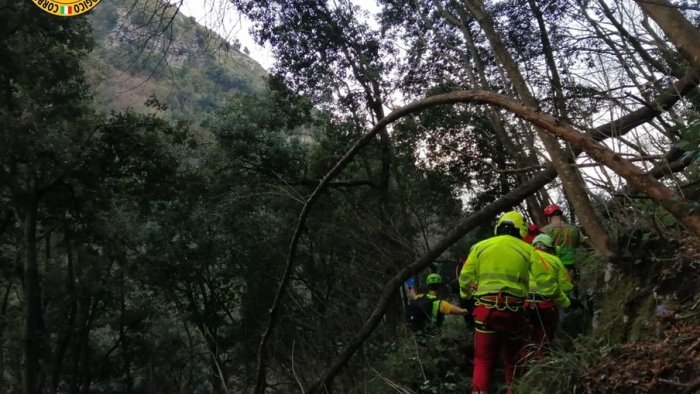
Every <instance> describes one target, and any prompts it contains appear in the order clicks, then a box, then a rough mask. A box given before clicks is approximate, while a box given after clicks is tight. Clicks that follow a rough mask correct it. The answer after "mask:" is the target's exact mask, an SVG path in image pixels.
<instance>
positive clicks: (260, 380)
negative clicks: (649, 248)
mask: <svg viewBox="0 0 700 394" xmlns="http://www.w3.org/2000/svg"><path fill="white" fill-rule="evenodd" d="M699 76H700V73H699V72H697V71H696V70H691V71H690V72H689V73H688V76H687V78H685V79H683V80H680V81H678V82H676V83H675V84H674V85H673V86H672V87H670V88H669V89H667V90H666V91H665V92H664V93H663V94H662V95H660V96H659V98H657V100H655V101H654V102H653V103H651V104H652V105H650V106H649V107H643V108H640V109H639V110H637V111H634V112H632V113H630V114H628V115H626V116H624V117H622V118H620V119H618V120H616V121H613V122H610V123H608V124H605V125H602V126H600V127H597V128H596V129H594V130H593V131H592V132H591V133H590V135H588V136H586V135H584V137H586V138H588V139H590V140H591V141H593V142H595V141H601V140H603V139H605V138H607V137H609V136H611V135H622V134H624V133H626V132H628V131H630V130H632V129H633V128H634V127H636V126H638V125H640V124H643V123H644V122H647V121H649V120H651V119H653V118H654V117H655V116H657V115H658V114H660V113H661V111H663V110H665V109H667V108H669V107H670V106H672V105H673V104H674V103H675V102H677V101H678V99H680V97H682V96H683V95H685V94H687V93H689V92H690V91H692V89H693V88H694V87H695V86H697V81H698V77H699ZM503 100H506V101H507V102H510V103H511V104H517V103H515V102H513V101H512V100H509V99H507V98H505V97H503V96H500V95H497V94H495V93H490V92H480V91H460V92H453V93H448V94H443V95H438V96H431V97H428V98H425V99H423V100H419V101H416V102H414V103H411V104H409V105H407V106H405V107H402V108H400V109H398V110H396V111H393V112H392V113H390V114H389V115H388V116H386V117H385V118H384V119H381V120H380V121H379V122H378V123H377V125H375V127H373V128H372V130H370V131H369V132H368V133H367V134H365V135H364V136H362V138H360V139H359V140H358V141H357V142H356V143H355V144H354V145H353V146H352V148H350V150H349V151H348V152H347V153H346V154H345V155H344V156H343V157H342V158H341V159H340V160H339V161H338V163H336V165H335V166H334V167H333V168H332V169H331V170H330V171H329V172H328V173H327V174H326V176H324V178H323V179H322V180H321V182H320V183H319V184H318V186H317V187H316V189H315V190H314V191H313V193H312V194H311V195H310V196H309V199H308V200H307V202H306V203H305V204H304V207H303V208H302V211H301V213H300V214H299V218H298V222H297V227H296V229H295V231H294V235H293V236H292V240H291V242H290V246H289V251H288V254H287V260H286V264H285V269H284V272H283V275H282V279H281V281H280V286H279V288H278V291H277V293H276V295H275V298H274V300H273V303H272V306H271V307H270V315H269V317H268V321H267V325H266V328H265V331H264V332H263V335H262V337H261V340H260V344H259V346H258V359H257V371H256V386H255V393H262V392H263V390H264V385H265V345H266V344H267V341H268V339H269V337H270V335H271V333H272V330H273V328H274V325H275V323H276V320H277V317H278V314H279V309H280V305H281V301H282V296H283V294H284V292H285V289H286V287H287V285H288V283H289V279H290V276H291V272H292V269H293V267H294V258H295V254H296V248H297V244H298V242H299V238H300V236H301V231H302V228H303V226H304V224H305V222H306V217H307V216H308V214H309V212H310V210H311V207H312V206H313V205H314V204H315V202H316V201H317V200H318V198H319V197H320V194H321V193H322V192H323V191H324V190H325V189H326V188H327V187H328V184H329V182H330V181H331V180H332V179H333V178H335V176H337V175H338V174H340V172H341V171H342V170H343V169H344V168H345V167H346V166H347V164H348V163H349V162H350V161H351V160H352V158H353V157H354V156H355V155H356V154H357V153H358V152H359V151H360V150H361V149H362V148H364V147H365V146H366V145H367V144H368V143H369V142H370V141H371V140H372V139H373V138H374V137H375V136H376V135H377V133H379V131H380V130H382V129H383V128H384V127H386V126H388V125H389V124H391V123H393V122H394V121H396V120H398V119H400V118H401V117H404V116H406V115H409V114H411V113H414V112H417V111H420V110H423V109H425V108H429V107H433V106H436V105H444V104H453V103H458V102H473V103H482V104H483V103H487V104H494V105H498V106H500V105H499V104H498V101H503ZM523 108H525V109H527V110H529V111H530V112H531V113H533V114H537V113H538V112H537V111H535V110H533V109H529V108H527V107H523ZM542 115H543V116H544V114H542ZM549 118H550V120H551V123H553V124H555V125H556V124H557V121H556V120H555V119H553V118H551V117H549ZM569 129H571V128H569ZM571 130H572V131H574V133H576V134H580V133H578V132H576V131H575V130H574V129H571ZM578 153H580V150H578ZM613 155H614V154H613ZM612 161H616V159H613V160H612ZM633 167H634V166H633ZM635 168H636V167H635ZM545 173H546V174H552V177H554V176H555V174H556V173H555V171H554V168H553V167H550V168H548V169H547V170H545V171H544V172H543V174H545ZM642 175H643V174H642ZM534 179H536V178H533V180H534ZM552 179H553V178H552ZM550 181H551V180H550ZM531 182H532V181H531ZM657 183H658V181H657ZM527 184H530V182H528V183H527ZM527 184H525V185H527ZM545 184H546V183H544V184H542V186H544V185H545ZM523 186H524V185H523ZM662 186H663V185H662ZM699 228H700V226H699ZM381 313H382V314H383V310H382V311H381ZM370 333H371V331H370ZM335 373H337V371H336V372H335ZM324 375H325V374H324ZM324 382H325V381H324Z"/></svg>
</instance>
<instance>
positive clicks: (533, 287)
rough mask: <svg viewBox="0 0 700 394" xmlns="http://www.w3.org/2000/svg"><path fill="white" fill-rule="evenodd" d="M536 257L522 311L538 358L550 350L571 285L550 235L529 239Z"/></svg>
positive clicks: (567, 305) (567, 300) (566, 303)
mask: <svg viewBox="0 0 700 394" xmlns="http://www.w3.org/2000/svg"><path fill="white" fill-rule="evenodd" d="M532 245H533V246H534V247H535V250H536V252H537V255H538V256H539V261H538V262H537V263H536V264H533V266H532V270H531V271H530V291H529V293H528V296H527V301H525V314H526V315H527V318H528V320H529V321H530V325H531V326H532V332H531V334H532V336H531V338H532V342H533V343H534V345H535V346H536V352H535V357H536V358H540V357H541V356H543V355H544V354H545V353H547V352H548V351H549V345H550V343H551V342H552V340H554V334H555V332H556V330H557V326H558V324H559V309H558V308H557V307H561V308H568V307H569V305H570V304H571V301H570V300H569V297H567V296H566V294H567V293H568V292H569V291H571V289H572V288H573V285H572V284H571V282H570V281H569V277H568V275H567V272H566V269H564V265H563V264H562V262H561V260H559V258H558V257H557V256H556V255H555V250H556V249H555V246H554V241H553V240H552V237H550V236H549V235H547V234H540V235H538V236H537V237H535V239H534V240H533V241H532Z"/></svg>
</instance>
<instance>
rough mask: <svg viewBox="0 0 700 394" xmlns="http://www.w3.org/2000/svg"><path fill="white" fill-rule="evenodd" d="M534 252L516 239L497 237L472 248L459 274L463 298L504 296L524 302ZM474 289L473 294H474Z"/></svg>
mask: <svg viewBox="0 0 700 394" xmlns="http://www.w3.org/2000/svg"><path fill="white" fill-rule="evenodd" d="M538 262H539V257H538V256H537V253H535V248H533V247H532V246H531V245H530V244H528V243H526V242H523V241H522V240H520V239H519V238H515V237H512V236H510V235H497V236H495V237H491V238H489V239H486V240H484V241H481V242H479V243H477V244H475V245H474V246H472V249H471V251H470V252H469V257H467V261H466V262H465V263H464V266H463V267H462V271H461V272H460V274H459V290H460V296H461V297H462V298H469V297H471V296H472V295H473V296H475V297H478V296H482V295H487V294H498V293H499V292H501V293H507V294H510V295H511V296H515V297H521V298H526V297H527V293H528V288H529V280H530V267H531V265H532V264H534V263H538ZM473 288H476V290H473Z"/></svg>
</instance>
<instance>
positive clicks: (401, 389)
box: [372, 368, 414, 394]
mask: <svg viewBox="0 0 700 394" xmlns="http://www.w3.org/2000/svg"><path fill="white" fill-rule="evenodd" d="M372 372H374V373H375V374H377V376H379V378H380V379H381V380H383V381H384V383H386V385H387V386H389V387H391V388H392V389H394V390H396V391H397V392H399V393H401V394H413V393H414V392H413V391H411V390H409V389H406V388H404V387H401V386H400V385H398V384H396V383H394V382H393V381H392V380H391V379H389V378H387V377H384V376H383V375H382V374H380V373H379V371H377V370H376V369H374V368H372Z"/></svg>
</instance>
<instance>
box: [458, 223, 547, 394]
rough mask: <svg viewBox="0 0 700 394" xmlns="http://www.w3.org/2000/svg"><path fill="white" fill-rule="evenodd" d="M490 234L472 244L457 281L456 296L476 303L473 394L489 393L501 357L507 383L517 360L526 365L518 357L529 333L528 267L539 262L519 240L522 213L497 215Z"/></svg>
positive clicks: (522, 229)
mask: <svg viewBox="0 0 700 394" xmlns="http://www.w3.org/2000/svg"><path fill="white" fill-rule="evenodd" d="M494 233H495V236H494V237H491V238H488V239H486V240H484V241H481V242H479V243H477V244H475V245H474V246H472V248H471V251H470V252H469V257H468V258H467V262H466V263H465V264H464V267H463V268H462V272H461V273H460V277H459V286H460V296H461V297H462V298H464V299H468V298H469V297H474V300H475V307H474V321H475V326H476V333H475V334H474V374H473V377H472V382H473V383H472V393H487V392H488V390H489V383H490V380H491V372H492V370H493V368H494V364H495V361H496V358H497V357H498V355H499V354H500V355H501V356H502V359H503V364H504V369H505V381H506V384H507V385H510V384H511V382H512V381H513V375H514V373H515V367H516V362H517V363H518V364H520V362H521V361H524V360H520V359H519V357H518V356H519V353H520V352H521V350H522V348H523V346H524V345H525V338H526V336H527V331H528V324H527V320H526V318H525V312H524V309H523V303H524V301H525V298H526V297H527V293H528V289H529V280H530V269H531V266H532V265H533V264H535V263H537V262H538V261H539V257H538V255H537V253H536V252H535V249H534V248H533V247H532V246H531V245H529V244H527V243H526V242H523V241H522V238H523V237H524V236H525V235H527V226H526V224H525V220H524V219H523V216H522V215H521V214H520V213H518V212H516V211H511V212H507V213H505V214H504V215H503V216H501V217H500V218H499V219H498V222H497V223H496V228H495V230H494ZM509 392H510V391H509Z"/></svg>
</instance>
